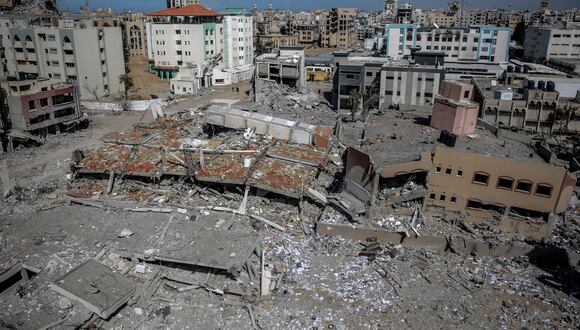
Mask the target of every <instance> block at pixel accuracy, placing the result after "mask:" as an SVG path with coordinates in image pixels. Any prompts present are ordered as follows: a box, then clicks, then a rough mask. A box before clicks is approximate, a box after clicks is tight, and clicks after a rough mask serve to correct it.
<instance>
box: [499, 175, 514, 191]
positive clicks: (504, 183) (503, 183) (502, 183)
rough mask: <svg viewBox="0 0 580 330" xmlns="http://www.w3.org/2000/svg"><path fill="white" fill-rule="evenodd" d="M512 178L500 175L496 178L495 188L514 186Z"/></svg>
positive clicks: (508, 188) (509, 188) (510, 187)
mask: <svg viewBox="0 0 580 330" xmlns="http://www.w3.org/2000/svg"><path fill="white" fill-rule="evenodd" d="M514 182H515V180H514V178H511V177H509V176H500V177H499V178H497V184H496V188H499V189H506V190H512V189H513V188H514Z"/></svg>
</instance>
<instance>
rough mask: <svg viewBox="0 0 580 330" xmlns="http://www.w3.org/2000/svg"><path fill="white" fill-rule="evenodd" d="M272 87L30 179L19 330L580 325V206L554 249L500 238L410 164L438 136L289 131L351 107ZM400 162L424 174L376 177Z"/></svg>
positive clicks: (422, 161)
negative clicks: (443, 198)
mask: <svg viewBox="0 0 580 330" xmlns="http://www.w3.org/2000/svg"><path fill="white" fill-rule="evenodd" d="M267 89H268V90H267V91H266V93H267V95H268V101H266V102H264V103H263V104H260V105H258V104H256V103H252V102H238V103H232V104H229V105H228V106H227V107H226V108H223V109H221V111H214V110H215V107H220V105H218V103H219V102H216V103H213V104H212V105H210V106H205V105H201V106H197V107H195V108H191V109H187V110H183V111H179V112H176V113H171V114H165V116H162V117H159V118H157V119H155V120H150V121H144V120H141V119H142V118H141V119H139V120H138V121H137V122H136V124H134V125H132V127H127V128H126V129H125V130H123V131H119V132H108V133H106V134H105V135H104V136H99V138H100V141H99V142H98V143H95V144H94V145H91V146H90V147H88V148H87V147H86V146H85V147H84V148H71V149H74V152H73V153H72V155H71V156H70V159H69V160H67V162H66V165H67V166H68V165H70V167H71V168H70V171H67V172H66V175H62V177H59V178H56V179H55V177H56V176H54V175H53V176H50V175H45V174H44V173H43V175H42V176H37V177H34V178H37V180H34V179H33V180H31V181H34V183H32V184H28V185H24V184H23V182H22V181H20V182H18V183H20V185H19V184H16V183H14V184H11V185H10V194H7V195H6V196H5V197H4V198H3V199H2V201H1V203H0V214H2V217H1V219H0V280H1V281H2V284H3V285H2V291H0V295H1V296H2V299H1V300H0V327H2V328H45V329H49V328H95V329H99V328H115V329H121V328H134V329H149V328H188V327H194V328H203V329H216V328H220V329H221V328H236V329H256V328H261V329H278V328H282V329H306V328H318V329H321V328H328V329H379V328H384V327H385V325H386V324H388V325H389V326H388V327H392V328H412V329H419V328H432V327H434V325H441V326H440V327H448V328H489V327H491V328H515V327H528V328H537V327H547V328H548V327H549V328H571V329H572V328H578V327H579V326H580V316H579V315H578V313H577V310H578V293H579V292H580V291H579V289H580V286H579V283H580V276H579V274H580V273H579V268H578V267H579V266H578V262H579V260H580V257H579V255H578V254H577V253H578V252H580V251H579V247H578V242H579V241H578V237H580V231H579V230H578V228H580V227H579V220H578V219H579V210H578V209H577V203H572V204H573V205H571V206H572V207H570V208H568V209H567V211H566V213H565V215H561V216H552V217H551V218H550V224H551V225H553V227H554V230H553V233H552V235H551V236H550V237H547V238H543V239H537V238H535V237H533V236H526V235H524V234H522V233H520V232H518V231H516V230H514V231H513V233H509V232H507V231H501V230H499V229H498V228H499V227H498V226H499V225H500V224H501V221H502V220H503V219H505V218H507V217H508V216H510V213H509V212H506V213H504V214H501V213H499V212H495V213H494V212H492V213H491V214H493V216H488V215H487V213H486V214H484V215H480V217H481V218H482V219H474V216H473V214H469V213H470V212H471V211H470V210H466V211H462V212H450V211H448V210H445V209H444V208H443V207H439V206H437V205H431V204H429V203H428V200H429V198H430V197H429V192H428V188H429V187H428V183H427V182H428V179H425V177H427V176H428V175H427V170H425V167H431V166H433V163H432V160H431V158H429V159H426V158H422V155H423V154H422V153H415V152H414V150H411V149H413V147H414V146H415V144H413V143H415V142H416V144H417V145H421V146H423V145H426V144H427V142H425V141H424V140H425V139H420V141H419V140H417V141H418V142H417V141H415V140H413V141H414V142H413V143H409V142H406V141H404V140H402V139H401V138H400V137H401V136H405V135H404V134H403V133H404V132H401V133H400V134H399V135H397V136H398V137H396V138H389V137H388V136H390V135H385V138H384V140H383V141H379V140H378V139H377V140H376V141H374V142H373V143H369V139H373V138H374V137H376V136H378V135H377V134H369V132H371V129H375V130H376V132H380V130H379V129H378V127H380V126H381V124H380V123H378V124H377V123H374V127H370V128H371V129H369V125H367V124H368V123H356V122H347V123H344V125H345V126H344V127H342V129H344V131H348V130H349V129H350V130H357V131H360V132H361V134H358V135H356V137H355V138H353V139H354V140H355V142H353V141H350V140H348V138H344V139H342V140H338V139H337V137H336V136H334V135H332V134H331V135H332V136H325V135H322V134H321V133H320V132H319V131H320V130H319V127H316V126H315V127H314V128H313V127H310V126H309V125H303V124H302V125H301V123H298V122H292V121H289V120H280V118H279V117H278V116H279V115H280V116H283V115H285V114H286V112H288V113H291V114H295V113H306V117H307V116H317V115H318V114H319V113H320V114H321V116H322V115H323V114H324V113H326V112H327V111H328V112H332V110H330V108H329V106H328V104H326V103H325V102H324V101H322V99H321V97H320V96H318V95H317V94H315V93H307V92H305V93H297V92H295V91H292V90H290V89H287V88H286V87H283V86H275V85H274V86H269V87H267ZM268 93H269V94H268ZM224 102H225V101H224ZM212 107H213V108H212ZM232 109H235V111H234V110H232ZM240 109H243V110H246V111H241V110H240ZM252 109H254V110H256V109H259V111H258V112H263V113H264V114H267V116H268V119H267V120H265V119H264V118H263V117H264V115H262V114H260V116H256V113H255V111H251V110H252ZM221 114H224V116H223V117H222V116H221ZM228 115H230V116H229V117H228ZM212 116H213V117H212ZM384 116H388V115H384ZM209 117H211V118H209ZM410 118H411V117H409V118H406V120H409V121H411V120H412V119H410ZM258 119H259V120H258ZM252 120H254V122H252ZM220 121H223V122H224V124H223V125H220V124H218V123H220ZM321 121H323V119H321ZM264 123H266V124H268V125H269V124H272V126H267V125H266V124H264ZM405 123H406V122H405ZM275 125H278V126H275ZM397 125H398V126H397V127H398V128H401V129H403V128H404V127H403V126H404V125H406V124H403V123H401V124H399V123H397ZM272 127H273V128H272ZM296 128H300V130H298V129H296ZM293 129H295V130H293ZM298 133H304V135H301V136H300V138H301V139H302V140H301V141H303V140H307V142H308V143H298V142H296V141H292V136H293V134H298ZM306 133H308V134H311V135H308V134H306ZM430 133H431V132H430V131H429V134H430ZM384 134H387V133H384ZM417 134H419V135H421V134H426V133H421V132H419V133H417ZM343 136H344V135H343ZM353 136H355V135H354V134H353ZM323 137H324V138H325V139H322V138H323ZM65 138H72V137H68V136H67V137H65ZM295 138H296V137H295ZM470 139H475V138H470ZM295 140H296V139H295ZM321 140H323V141H322V142H321ZM411 140H412V138H411ZM361 142H364V143H363V145H367V146H368V145H374V146H375V147H377V149H375V150H379V151H381V150H382V152H380V153H375V154H373V156H377V157H374V158H373V157H371V156H369V155H368V154H365V153H364V152H363V151H368V150H369V149H364V148H363V147H361ZM381 144H382V146H386V145H389V146H392V145H401V149H402V150H395V151H394V152H391V153H389V152H388V151H385V150H386V149H384V150H383V149H380V148H378V147H379V146H381ZM355 147H356V148H355ZM491 147H492V146H489V148H491ZM42 148H44V147H41V149H39V154H42V152H45V153H48V152H50V150H44V149H42ZM357 148H358V149H357ZM359 149H360V150H359ZM424 149H431V146H430V145H426V146H425V148H424ZM421 151H424V150H421ZM504 152H507V151H504ZM510 152H511V151H510ZM369 154H370V152H369ZM13 157H14V156H13ZM393 160H396V162H409V163H410V164H411V167H412V169H413V170H412V171H406V170H405V169H399V168H397V169H395V170H393V171H391V172H392V173H390V172H389V171H387V170H383V171H381V170H377V171H376V172H377V173H378V172H381V175H383V177H380V178H379V177H373V175H375V174H376V173H375V170H374V169H373V168H372V167H371V166H370V165H373V166H374V165H377V164H379V163H381V164H387V165H392V164H390V163H389V161H393ZM396 162H395V164H394V166H398V164H397V163H396ZM435 166H436V165H435ZM387 169H388V168H387ZM428 169H430V168H428ZM441 171H443V172H444V171H445V168H442V169H441ZM7 172H8V171H7V170H5V169H2V171H0V174H2V175H1V178H2V183H3V185H2V188H3V189H4V188H5V187H8V186H9V185H8V184H6V182H8V180H7V179H6V177H7ZM57 173H60V172H57ZM400 173H404V174H403V175H398V174H400ZM60 174H62V173H60ZM455 176H456V177H459V176H458V175H455ZM8 177H9V176H8ZM360 178H362V180H359V179H360ZM357 180H359V181H357ZM10 181H11V180H10ZM373 182H374V183H376V186H375V188H376V189H375V188H373V189H369V188H368V187H369V185H370V184H371V183H373ZM368 190H373V192H374V195H370V194H368ZM575 198H576V197H575ZM492 211H493V210H492ZM518 216H519V218H517V219H519V221H520V222H519V224H521V225H522V226H523V225H528V224H530V223H532V224H533V223H534V221H536V220H537V219H536V218H535V217H534V215H533V214H531V215H526V217H524V216H523V215H518ZM513 221H515V220H513ZM539 228H543V227H539Z"/></svg>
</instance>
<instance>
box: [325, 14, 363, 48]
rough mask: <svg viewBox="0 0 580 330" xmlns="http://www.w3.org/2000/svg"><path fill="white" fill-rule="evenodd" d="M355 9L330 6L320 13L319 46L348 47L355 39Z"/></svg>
mask: <svg viewBox="0 0 580 330" xmlns="http://www.w3.org/2000/svg"><path fill="white" fill-rule="evenodd" d="M355 17H356V9H354V8H332V9H331V10H330V11H328V12H324V13H322V14H321V15H320V33H321V38H320V39H321V40H320V45H321V47H325V48H342V49H345V48H349V47H350V46H351V45H352V43H353V42H354V41H356V40H357V31H356V24H355Z"/></svg>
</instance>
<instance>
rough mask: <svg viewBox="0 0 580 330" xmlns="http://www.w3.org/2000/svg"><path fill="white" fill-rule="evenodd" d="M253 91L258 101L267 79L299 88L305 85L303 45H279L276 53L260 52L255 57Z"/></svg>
mask: <svg viewBox="0 0 580 330" xmlns="http://www.w3.org/2000/svg"><path fill="white" fill-rule="evenodd" d="M255 65H256V76H255V79H254V93H255V97H256V101H257V102H259V99H260V97H261V91H262V89H263V88H264V86H265V83H266V82H267V81H271V82H275V83H278V84H282V85H287V86H290V87H296V88H298V89H301V88H303V87H305V86H306V70H305V55H304V47H302V46H294V47H280V50H279V51H278V52H277V53H267V54H262V55H260V56H258V57H257V58H256V64H255Z"/></svg>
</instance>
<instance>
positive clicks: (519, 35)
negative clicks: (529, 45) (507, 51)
mask: <svg viewBox="0 0 580 330" xmlns="http://www.w3.org/2000/svg"><path fill="white" fill-rule="evenodd" d="M525 38H526V22H524V21H523V20H522V21H520V22H518V24H517V25H516V27H515V28H514V34H513V35H512V40H513V41H515V42H516V43H517V44H518V45H523V44H524V39H525Z"/></svg>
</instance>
